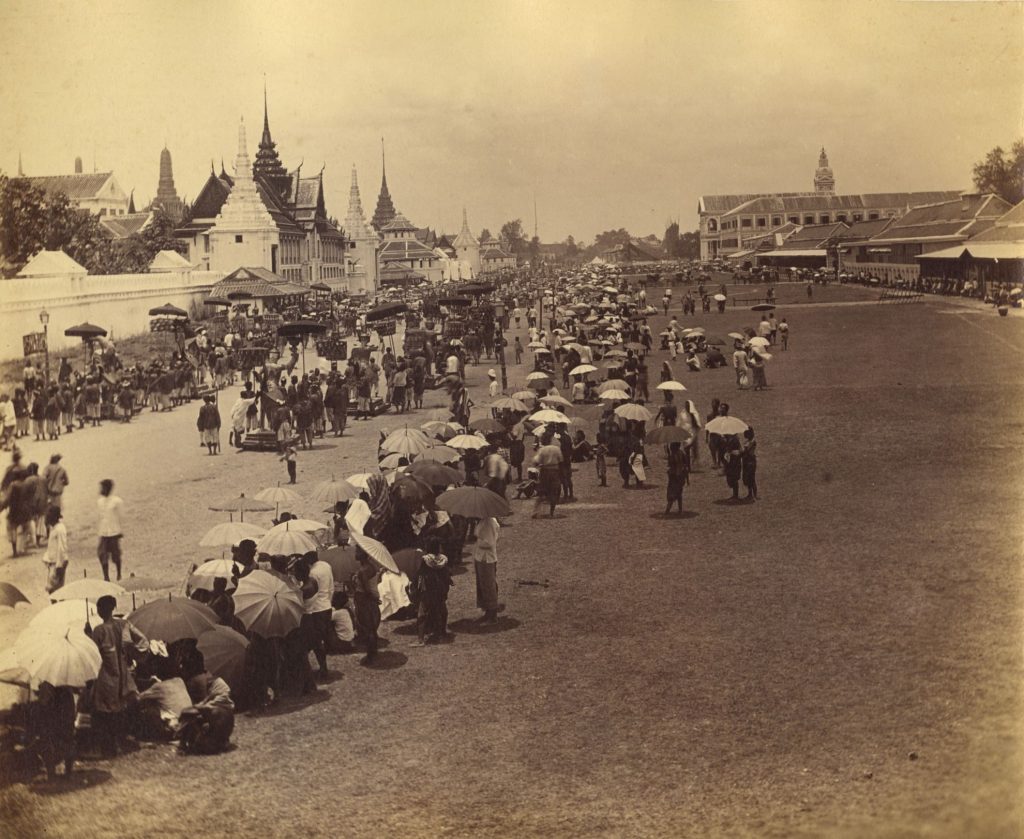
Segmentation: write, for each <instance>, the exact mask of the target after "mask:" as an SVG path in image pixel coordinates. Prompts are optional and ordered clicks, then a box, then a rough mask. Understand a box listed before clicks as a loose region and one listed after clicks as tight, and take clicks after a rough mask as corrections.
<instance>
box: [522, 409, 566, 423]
mask: <svg viewBox="0 0 1024 839" xmlns="http://www.w3.org/2000/svg"><path fill="white" fill-rule="evenodd" d="M529 419H530V421H531V422H543V423H550V422H561V423H565V424H566V425H568V424H569V423H570V422H572V420H570V419H569V418H568V417H567V416H566V415H565V414H563V413H562V412H561V411H553V410H551V409H550V408H548V409H545V410H543V411H537V413H535V414H530V416H529Z"/></svg>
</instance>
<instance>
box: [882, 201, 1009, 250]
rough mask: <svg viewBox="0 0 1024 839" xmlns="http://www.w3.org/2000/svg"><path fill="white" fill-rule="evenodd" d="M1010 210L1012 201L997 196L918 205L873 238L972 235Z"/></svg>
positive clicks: (901, 239)
mask: <svg viewBox="0 0 1024 839" xmlns="http://www.w3.org/2000/svg"><path fill="white" fill-rule="evenodd" d="M1010 209H1011V208H1010V205H1009V204H1007V203H1006V202H1005V201H1003V200H1002V199H1001V198H998V197H996V196H994V195H962V196H959V197H957V198H956V199H955V200H952V201H942V202H939V203H936V204H927V205H925V206H922V207H915V208H914V209H912V210H911V211H910V212H908V213H907V214H906V215H904V216H903V217H902V218H900V219H898V220H897V221H894V222H893V223H892V224H891V225H890V226H889V227H888V228H887V229H886V230H884V231H882V232H881V233H878V234H876V235H875V236H874V237H873V238H872V241H876V242H879V241H885V242H889V241H893V242H897V241H912V240H916V239H934V238H936V237H940V238H941V237H957V236H960V237H964V236H969V235H971V234H972V233H978V232H981V231H982V230H985V229H987V228H988V227H990V226H991V225H992V224H994V223H995V220H996V218H997V217H999V216H1000V215H1003V214H1005V213H1006V212H1007V211H1009V210H1010Z"/></svg>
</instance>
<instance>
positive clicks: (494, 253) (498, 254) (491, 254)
mask: <svg viewBox="0 0 1024 839" xmlns="http://www.w3.org/2000/svg"><path fill="white" fill-rule="evenodd" d="M480 258H481V259H512V257H511V256H509V255H508V254H507V253H505V252H504V251H499V250H498V249H497V248H491V249H490V250H486V251H484V252H483V253H482V254H481V255H480Z"/></svg>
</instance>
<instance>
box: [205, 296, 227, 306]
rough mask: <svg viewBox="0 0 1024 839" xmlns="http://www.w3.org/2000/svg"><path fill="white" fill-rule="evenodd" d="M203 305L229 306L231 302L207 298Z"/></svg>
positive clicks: (218, 298) (221, 298)
mask: <svg viewBox="0 0 1024 839" xmlns="http://www.w3.org/2000/svg"><path fill="white" fill-rule="evenodd" d="M203 303H204V304H205V305H207V306H230V305H231V301H230V300H228V299H227V298H226V297H207V298H206V299H205V300H204V301H203Z"/></svg>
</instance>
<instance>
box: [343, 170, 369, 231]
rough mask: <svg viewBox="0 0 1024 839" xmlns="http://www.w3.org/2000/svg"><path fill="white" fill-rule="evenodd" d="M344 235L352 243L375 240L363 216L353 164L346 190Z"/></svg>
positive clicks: (361, 201)
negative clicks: (350, 182)
mask: <svg viewBox="0 0 1024 839" xmlns="http://www.w3.org/2000/svg"><path fill="white" fill-rule="evenodd" d="M345 233H346V235H347V236H348V238H349V239H350V240H352V241H357V240H359V239H368V238H375V234H374V232H373V231H372V230H371V229H370V227H369V225H368V224H367V223H366V216H365V215H363V200H362V198H361V197H360V195H359V180H358V178H357V177H356V167H355V164H353V165H352V185H351V186H350V187H349V190H348V214H347V215H346V216H345Z"/></svg>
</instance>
